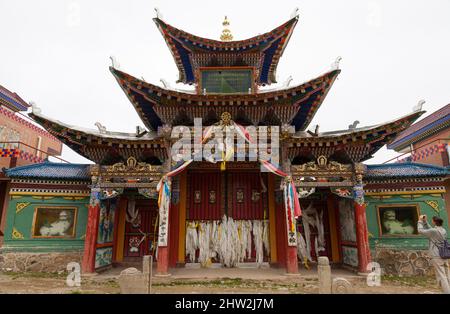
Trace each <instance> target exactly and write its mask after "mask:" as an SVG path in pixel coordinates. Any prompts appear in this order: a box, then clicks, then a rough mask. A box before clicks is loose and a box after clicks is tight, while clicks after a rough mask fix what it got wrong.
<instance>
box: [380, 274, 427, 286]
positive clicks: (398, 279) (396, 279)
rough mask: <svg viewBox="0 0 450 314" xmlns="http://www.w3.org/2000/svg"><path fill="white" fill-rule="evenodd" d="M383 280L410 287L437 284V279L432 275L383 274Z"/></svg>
mask: <svg viewBox="0 0 450 314" xmlns="http://www.w3.org/2000/svg"><path fill="white" fill-rule="evenodd" d="M381 282H389V283H392V284H398V285H402V286H408V287H429V286H433V285H436V279H435V278H434V277H430V276H407V277H406V276H398V275H383V276H381Z"/></svg>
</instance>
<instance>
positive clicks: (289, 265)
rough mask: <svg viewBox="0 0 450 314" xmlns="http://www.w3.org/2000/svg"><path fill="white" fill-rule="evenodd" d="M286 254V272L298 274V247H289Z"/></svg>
mask: <svg viewBox="0 0 450 314" xmlns="http://www.w3.org/2000/svg"><path fill="white" fill-rule="evenodd" d="M286 252H287V256H286V272H287V273H288V274H298V260H297V246H288V247H287V249H286Z"/></svg>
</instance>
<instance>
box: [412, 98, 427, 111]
mask: <svg viewBox="0 0 450 314" xmlns="http://www.w3.org/2000/svg"><path fill="white" fill-rule="evenodd" d="M425 102H426V101H425V100H424V99H421V100H419V102H418V103H417V105H415V106H414V107H413V112H419V111H422V107H423V104H425Z"/></svg>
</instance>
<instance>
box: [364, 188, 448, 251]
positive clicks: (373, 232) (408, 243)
mask: <svg viewBox="0 0 450 314" xmlns="http://www.w3.org/2000/svg"><path fill="white" fill-rule="evenodd" d="M389 196H390V197H389ZM389 196H388V197H389V198H385V197H387V196H383V197H384V198H383V199H379V196H366V197H365V201H366V203H367V207H366V215H367V224H368V228H369V242H370V248H371V249H374V248H375V246H380V247H381V246H383V247H392V248H402V249H427V248H428V240H427V239H426V238H425V237H423V236H421V235H408V236H402V235H397V236H382V235H380V230H379V221H378V220H379V218H378V214H377V206H380V205H392V204H398V205H400V204H401V205H417V206H418V208H419V215H423V214H425V215H427V217H428V221H431V217H433V216H439V217H441V218H442V219H443V220H444V227H445V228H446V230H447V232H448V217H447V211H446V208H445V202H444V199H443V198H442V196H437V195H436V194H433V195H430V194H422V195H421V196H419V195H417V194H413V195H389ZM425 201H436V202H437V203H438V206H439V211H436V210H434V209H433V208H432V207H431V206H430V205H428V204H427V203H426V202H425Z"/></svg>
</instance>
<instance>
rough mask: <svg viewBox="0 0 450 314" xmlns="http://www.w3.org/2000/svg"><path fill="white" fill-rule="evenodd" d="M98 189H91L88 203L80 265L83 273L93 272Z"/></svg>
mask: <svg viewBox="0 0 450 314" xmlns="http://www.w3.org/2000/svg"><path fill="white" fill-rule="evenodd" d="M99 196H100V189H98V188H92V190H91V199H90V201H89V209H88V219H87V225H86V236H85V240H84V254H83V260H82V263H81V271H82V272H83V273H93V272H95V248H96V244H97V232H98V223H99V219H100V199H99Z"/></svg>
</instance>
